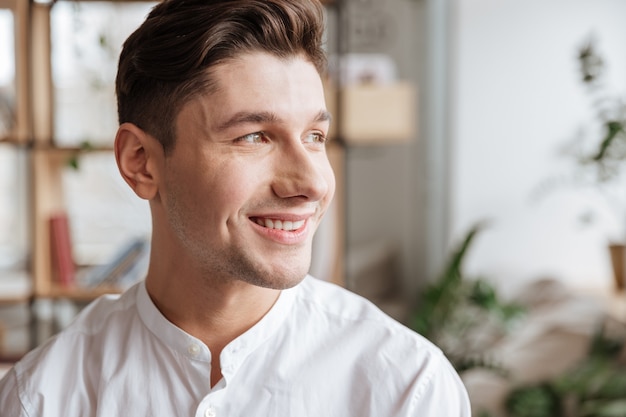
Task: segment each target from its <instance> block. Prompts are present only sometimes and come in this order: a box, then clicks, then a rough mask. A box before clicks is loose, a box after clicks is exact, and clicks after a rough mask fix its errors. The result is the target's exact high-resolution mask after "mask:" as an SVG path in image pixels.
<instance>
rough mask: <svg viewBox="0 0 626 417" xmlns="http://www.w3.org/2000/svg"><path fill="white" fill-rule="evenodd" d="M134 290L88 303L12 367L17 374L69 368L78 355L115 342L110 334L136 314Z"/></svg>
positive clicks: (91, 352)
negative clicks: (60, 328) (54, 333)
mask: <svg viewBox="0 0 626 417" xmlns="http://www.w3.org/2000/svg"><path fill="white" fill-rule="evenodd" d="M135 291H136V289H135V288H134V287H133V288H131V289H129V290H128V291H126V292H125V293H124V294H122V295H114V294H111V295H104V296H101V297H99V298H98V299H96V300H94V301H93V302H91V303H90V304H89V305H87V306H86V307H85V308H84V309H83V310H82V311H81V312H80V313H79V314H78V315H77V316H76V318H75V319H74V320H73V321H72V322H71V323H70V324H69V325H68V326H67V327H66V328H65V329H63V330H61V331H60V332H59V333H58V334H56V335H54V336H53V337H51V338H50V339H48V340H46V341H45V342H44V343H42V344H41V345H40V346H38V347H37V348H36V349H34V350H33V351H31V352H29V353H28V354H27V355H26V356H24V358H23V359H22V360H21V361H20V362H18V363H17V364H16V367H15V368H16V370H17V372H18V375H20V374H30V373H36V372H46V368H47V367H52V368H60V367H64V366H66V367H73V366H74V365H75V364H76V363H78V362H79V361H81V360H82V359H84V358H83V357H82V356H84V355H91V356H93V354H94V353H95V352H96V351H98V350H99V349H100V348H99V347H100V346H103V345H104V344H105V343H106V342H107V340H116V339H117V338H116V337H114V336H115V335H111V333H112V332H119V331H123V330H120V329H122V328H123V327H125V323H128V322H129V321H132V316H133V315H136V309H135V308H134V300H135V298H136V297H135ZM103 348H104V346H103Z"/></svg>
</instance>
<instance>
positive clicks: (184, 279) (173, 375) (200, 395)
mask: <svg viewBox="0 0 626 417" xmlns="http://www.w3.org/2000/svg"><path fill="white" fill-rule="evenodd" d="M322 16H323V13H322V8H321V6H320V5H319V4H318V3H317V2H316V1H312V0H299V1H294V0H234V1H233V0H231V1H227V0H166V1H165V2H163V3H161V4H159V5H157V6H156V7H155V8H154V9H153V11H152V12H151V13H150V15H149V16H148V18H147V20H146V21H145V23H144V24H143V25H142V26H141V27H140V28H139V29H138V30H137V31H136V32H135V33H134V34H132V35H131V36H130V37H129V39H128V40H127V41H126V43H125V44H124V48H123V51H122V54H121V56H120V63H119V69H118V76H117V81H116V83H117V95H118V110H119V120H120V127H119V130H118V133H117V136H116V141H115V156H116V160H117V163H118V166H119V170H120V173H121V175H122V176H123V177H124V179H125V180H126V182H127V183H128V184H129V186H130V187H131V188H132V189H133V190H134V191H135V193H136V194H137V195H138V196H139V197H141V198H143V199H146V200H148V201H149V202H150V208H151V213H152V220H153V233H152V253H151V258H150V267H149V271H148V274H147V277H146V279H145V282H142V283H140V284H138V285H136V286H134V287H133V288H131V289H130V290H129V291H127V292H126V293H124V294H123V295H122V296H120V297H104V298H101V299H99V300H97V301H96V302H94V303H93V304H92V305H90V306H89V307H87V308H86V309H85V310H84V311H83V312H82V313H81V315H80V316H79V317H78V318H77V320H76V321H75V322H74V323H73V324H72V325H71V326H70V327H69V328H67V329H66V330H64V331H63V332H62V333H60V334H59V335H57V336H56V337H55V338H53V339H52V340H50V341H48V342H47V343H45V344H44V345H43V346H41V347H39V348H38V349H36V350H35V351H33V352H31V353H30V354H29V355H27V356H26V357H25V358H24V359H23V360H22V361H21V362H20V363H18V364H17V365H16V366H15V367H14V368H13V369H12V371H11V372H10V373H9V374H8V375H7V376H6V377H5V379H4V380H3V381H2V382H0V404H1V407H0V409H1V410H2V411H1V413H2V416H59V417H61V416H62V417H73V416H81V417H82V416H197V417H200V416H205V417H209V416H281V417H284V416H295V417H302V416H308V415H311V416H342V417H343V416H358V417H364V416H376V417H382V416H433V417H434V416H436V417H445V416H449V417H453V416H454V417H459V416H469V415H470V410H469V402H468V398H467V394H466V391H465V389H464V387H463V385H462V383H461V381H460V379H459V377H458V375H457V374H456V373H455V371H454V370H453V369H452V367H451V365H450V364H449V362H448V361H447V360H446V359H445V357H444V356H443V355H442V353H441V351H440V350H438V349H437V348H436V347H434V346H433V345H432V344H430V343H429V342H428V341H426V340H425V339H424V338H422V337H420V336H418V335H417V334H415V333H413V332H411V331H410V330H408V329H407V328H405V327H403V326H402V325H400V324H398V323H396V322H394V321H393V320H391V319H390V318H388V317H387V316H385V315H384V314H382V313H381V312H380V311H379V310H378V309H376V308H375V307H374V306H373V305H372V304H370V303H369V302H367V301H365V300H363V299H362V298H360V297H358V296H356V295H353V294H351V293H348V292H347V291H345V290H343V289H341V288H339V287H336V286H333V285H331V284H328V283H325V282H322V281H318V280H315V279H314V278H312V277H309V276H307V271H308V268H309V264H310V257H311V244H312V239H313V233H314V231H315V229H316V228H317V226H318V225H319V223H320V220H321V218H322V216H323V214H324V212H325V211H326V209H327V208H328V205H329V203H330V201H331V199H332V197H333V193H334V190H335V182H334V177H333V172H332V169H331V167H330V165H329V162H328V158H327V155H326V152H325V142H326V136H327V132H328V128H329V123H330V115H329V114H328V111H327V110H326V106H325V102H324V94H323V89H322V82H321V78H320V74H321V73H322V72H323V71H324V67H325V57H324V53H323V50H322V45H321V39H322V32H323V19H322Z"/></svg>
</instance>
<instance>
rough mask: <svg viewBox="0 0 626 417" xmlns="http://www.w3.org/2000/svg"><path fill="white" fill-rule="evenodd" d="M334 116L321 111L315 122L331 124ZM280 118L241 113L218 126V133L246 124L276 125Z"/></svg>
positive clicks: (268, 114) (268, 113) (274, 115)
mask: <svg viewBox="0 0 626 417" xmlns="http://www.w3.org/2000/svg"><path fill="white" fill-rule="evenodd" d="M331 120H332V115H331V114H330V112H328V111H327V110H320V111H319V113H317V115H316V116H315V117H314V118H313V122H330V121H331ZM279 121H280V118H279V117H278V116H277V115H276V114H275V113H272V112H247V111H241V112H237V113H235V114H234V115H233V116H232V117H231V118H229V119H228V120H226V121H225V122H223V123H220V124H219V125H218V126H217V131H223V130H227V129H230V128H232V127H234V126H238V125H242V124H246V123H276V122H279Z"/></svg>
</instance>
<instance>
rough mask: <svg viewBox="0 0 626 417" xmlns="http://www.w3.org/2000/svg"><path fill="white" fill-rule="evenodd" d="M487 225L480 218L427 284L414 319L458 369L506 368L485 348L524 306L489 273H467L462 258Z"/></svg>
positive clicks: (506, 329)
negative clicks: (502, 295) (508, 298)
mask: <svg viewBox="0 0 626 417" xmlns="http://www.w3.org/2000/svg"><path fill="white" fill-rule="evenodd" d="M483 228H484V224H482V223H480V224H477V225H475V226H474V227H472V228H471V229H470V230H469V232H468V233H467V234H466V236H465V238H464V239H463V241H462V242H461V244H460V245H459V246H458V247H457V248H456V249H455V250H454V251H453V252H452V253H451V256H450V258H449V260H448V262H447V263H446V264H445V266H444V268H443V272H442V274H441V275H440V276H439V278H438V279H437V280H436V281H435V282H433V283H431V284H430V285H428V286H426V288H424V289H423V291H422V293H421V295H420V296H419V297H418V302H417V308H416V310H415V313H414V315H413V318H412V322H411V326H412V328H413V329H414V330H416V331H417V332H418V333H420V334H422V335H424V336H425V337H427V338H428V339H430V340H431V341H433V342H434V343H435V344H436V345H438V346H439V347H440V348H441V349H442V350H443V351H444V352H445V354H446V355H447V356H448V358H449V359H450V361H451V362H452V364H453V365H454V367H455V368H456V369H457V371H459V372H463V371H465V370H468V369H471V368H476V367H482V368H489V369H492V370H495V371H502V369H501V368H500V367H499V366H498V365H497V364H496V363H494V362H493V361H491V360H490V358H489V357H488V356H487V355H486V354H485V349H486V347H487V346H489V345H491V344H492V343H493V342H494V340H497V339H498V338H501V337H502V336H504V335H505V334H506V333H507V332H508V330H509V328H510V326H511V324H512V323H513V322H514V321H515V319H516V318H518V317H519V316H520V315H521V314H522V312H523V309H522V308H521V307H520V306H518V305H515V304H512V303H504V302H502V301H501V300H500V299H499V297H498V294H497V292H496V290H495V288H494V287H493V286H492V285H491V284H490V283H489V282H488V281H487V280H486V279H482V278H468V277H465V276H464V273H463V269H462V264H463V261H464V259H465V257H466V255H467V253H468V250H469V249H470V247H471V245H472V244H473V242H474V240H475V238H476V236H477V235H478V233H479V232H480V231H481V230H482V229H483Z"/></svg>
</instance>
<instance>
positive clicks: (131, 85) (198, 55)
mask: <svg viewBox="0 0 626 417" xmlns="http://www.w3.org/2000/svg"><path fill="white" fill-rule="evenodd" d="M323 17H324V13H323V8H322V6H321V4H320V3H319V2H318V0H164V1H163V2H161V3H159V4H158V5H156V6H155V7H154V8H153V9H152V11H151V12H150V14H149V15H148V17H147V18H146V20H145V22H144V23H143V24H142V25H141V26H140V27H139V28H138V29H137V30H136V31H135V32H134V33H133V34H132V35H130V36H129V37H128V39H127V40H126V42H125V43H124V47H123V49H122V53H121V54H120V60H119V66H118V72H117V78H116V93H117V106H118V119H119V123H120V124H121V123H125V122H131V123H134V124H136V125H137V126H138V127H140V128H141V129H143V130H145V131H146V132H148V133H149V134H151V135H152V136H154V137H156V138H157V139H158V140H159V141H160V142H161V144H162V145H163V148H164V150H165V151H166V152H168V151H169V150H171V148H172V147H173V145H174V138H175V126H174V125H175V120H176V116H177V115H178V113H179V112H180V110H181V108H182V107H183V105H184V104H186V103H187V102H188V101H189V100H191V99H192V98H194V97H196V96H198V95H200V94H204V93H209V92H210V91H211V88H212V87H213V84H212V82H211V79H210V78H211V77H210V69H211V68H212V67H213V66H215V65H216V64H219V63H223V62H224V61H227V60H229V59H233V58H235V57H237V56H239V55H241V54H242V53H246V52H255V51H262V52H268V53H271V54H273V55H275V56H278V57H281V58H285V59H286V58H289V57H293V56H297V55H303V56H304V57H305V58H306V59H308V60H309V61H310V62H311V63H312V64H313V65H315V67H316V68H317V70H318V72H319V73H320V74H322V73H323V72H324V71H325V68H326V55H325V52H324V50H323V45H322V38H323V36H322V35H323V31H324V18H323Z"/></svg>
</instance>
